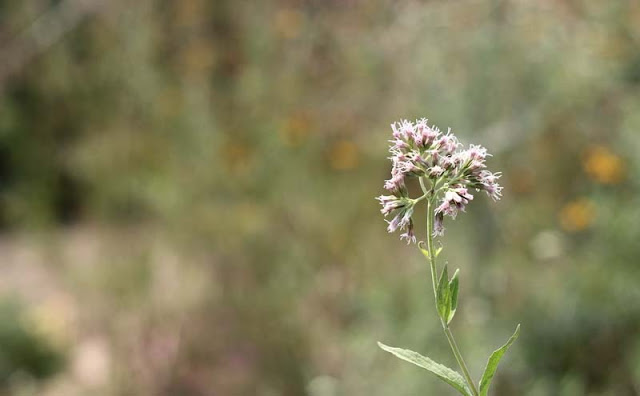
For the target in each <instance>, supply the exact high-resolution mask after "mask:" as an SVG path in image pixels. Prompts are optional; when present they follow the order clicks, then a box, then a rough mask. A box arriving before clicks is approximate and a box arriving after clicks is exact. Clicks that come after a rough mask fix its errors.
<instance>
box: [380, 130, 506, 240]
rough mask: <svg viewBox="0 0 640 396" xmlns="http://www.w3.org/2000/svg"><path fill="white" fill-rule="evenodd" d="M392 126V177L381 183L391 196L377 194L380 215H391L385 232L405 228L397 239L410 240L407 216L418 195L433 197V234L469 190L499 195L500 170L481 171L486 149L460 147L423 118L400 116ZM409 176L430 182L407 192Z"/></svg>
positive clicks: (457, 208) (455, 212)
mask: <svg viewBox="0 0 640 396" xmlns="http://www.w3.org/2000/svg"><path fill="white" fill-rule="evenodd" d="M391 129H392V131H393V132H392V136H393V139H392V140H390V141H389V142H390V143H391V146H390V148H389V152H390V153H391V157H389V159H390V160H391V163H392V169H391V178H390V179H389V180H387V181H385V183H384V188H385V189H386V190H387V191H388V192H389V193H390V194H391V195H383V196H380V197H378V200H379V201H380V204H381V205H382V209H381V212H382V214H383V215H384V216H385V217H387V216H388V215H391V214H393V215H394V217H393V218H392V220H390V221H387V223H388V227H387V230H388V231H389V232H395V231H396V230H398V229H400V230H405V233H404V234H402V235H401V239H406V240H407V242H408V243H411V242H415V241H416V236H415V234H414V227H413V220H412V218H411V216H412V215H413V211H414V206H415V204H416V203H417V202H419V201H421V200H423V199H429V200H432V201H430V202H433V201H435V200H438V204H437V206H436V208H435V210H434V213H433V215H434V222H433V234H434V235H435V236H441V235H443V233H444V225H443V222H444V216H449V217H451V218H455V217H456V216H457V215H458V213H459V212H461V211H462V212H464V211H465V209H466V206H467V205H468V204H469V202H470V201H472V200H473V195H471V193H469V189H471V188H473V189H475V190H476V191H485V192H486V193H487V194H488V195H489V196H490V197H491V198H492V199H493V200H498V199H500V197H501V196H502V187H501V186H500V185H499V184H498V182H497V181H498V179H499V178H500V173H492V172H490V171H488V170H486V164H485V161H486V159H487V157H489V156H490V154H489V153H487V149H486V148H484V147H482V146H480V145H473V144H472V145H470V146H469V147H468V148H466V149H464V148H461V147H462V145H461V144H460V142H459V141H458V138H457V137H456V136H455V135H454V134H452V133H451V131H450V130H449V131H447V133H444V134H443V133H441V132H440V130H439V129H438V128H437V127H436V126H433V125H431V126H430V125H429V124H428V123H427V119H425V118H423V119H420V120H416V122H415V123H413V122H411V121H407V120H401V121H399V122H395V123H393V124H391ZM411 178H421V179H422V181H423V182H424V183H425V184H428V185H429V188H428V189H425V190H424V191H423V192H424V195H423V196H422V197H419V198H416V199H411V198H410V197H409V195H408V190H407V187H406V184H405V183H406V180H408V179H411Z"/></svg>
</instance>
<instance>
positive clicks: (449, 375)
mask: <svg viewBox="0 0 640 396" xmlns="http://www.w3.org/2000/svg"><path fill="white" fill-rule="evenodd" d="M378 346H379V347H380V348H382V349H383V350H385V351H387V352H389V353H391V354H393V355H395V356H397V357H399V358H400V359H402V360H406V361H407V362H409V363H413V364H415V365H416V366H418V367H422V368H423V369H426V370H429V371H430V372H432V373H433V374H435V375H436V376H437V377H438V378H440V379H441V380H443V381H444V382H446V383H447V384H449V385H451V386H452V387H454V388H455V389H456V390H457V391H458V392H460V393H461V394H463V395H464V396H471V391H470V390H469V387H468V386H467V384H466V383H465V381H464V378H462V375H460V373H458V372H457V371H453V370H452V369H450V368H449V367H447V366H443V365H441V364H440V363H436V362H434V361H433V360H431V359H429V358H428V357H426V356H422V355H420V354H419V353H417V352H414V351H410V350H408V349H401V348H393V347H390V346H387V345H384V344H383V343H381V342H378Z"/></svg>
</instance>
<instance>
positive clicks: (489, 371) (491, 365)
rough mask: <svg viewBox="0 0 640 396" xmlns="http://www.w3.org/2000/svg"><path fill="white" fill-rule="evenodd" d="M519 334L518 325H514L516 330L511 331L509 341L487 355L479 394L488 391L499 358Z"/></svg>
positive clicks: (485, 395)
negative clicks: (487, 358)
mask: <svg viewBox="0 0 640 396" xmlns="http://www.w3.org/2000/svg"><path fill="white" fill-rule="evenodd" d="M519 335H520V325H518V327H516V331H515V332H514V333H513V335H512V336H511V338H509V341H507V343H506V344H504V345H503V346H501V347H500V348H498V349H496V350H495V351H494V352H493V353H492V354H491V356H490V357H489V361H487V367H486V368H485V369H484V374H482V379H481V380H480V396H487V395H488V393H489V386H490V385H491V380H492V379H493V376H494V375H495V373H496V370H497V369H498V363H500V359H502V356H503V355H504V354H505V352H507V349H509V347H510V346H511V344H513V342H514V341H515V340H516V339H517V338H518V336H519Z"/></svg>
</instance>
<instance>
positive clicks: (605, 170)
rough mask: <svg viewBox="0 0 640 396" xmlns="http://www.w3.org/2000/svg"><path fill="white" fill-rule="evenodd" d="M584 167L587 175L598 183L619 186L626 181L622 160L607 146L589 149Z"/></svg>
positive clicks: (583, 163)
mask: <svg viewBox="0 0 640 396" xmlns="http://www.w3.org/2000/svg"><path fill="white" fill-rule="evenodd" d="M582 166H583V168H584V171H585V172H586V173H587V175H589V177H591V178H592V179H593V180H595V181H596V182H598V183H603V184H618V183H620V182H621V181H622V180H623V179H624V173H625V169H624V163H623V161H622V159H621V158H620V157H619V156H617V155H616V154H615V153H613V152H612V151H611V150H610V149H609V148H607V147H605V146H594V147H591V148H589V149H588V150H587V151H586V153H585V155H584V160H583V162H582Z"/></svg>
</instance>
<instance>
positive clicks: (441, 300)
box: [437, 264, 451, 321]
mask: <svg viewBox="0 0 640 396" xmlns="http://www.w3.org/2000/svg"><path fill="white" fill-rule="evenodd" d="M437 304H438V313H439V314H440V317H441V318H442V320H444V321H446V320H447V319H448V318H449V313H450V312H451V293H449V273H448V272H447V264H445V265H444V268H443V269H442V274H441V275H440V280H439V281H438V302H437Z"/></svg>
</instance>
